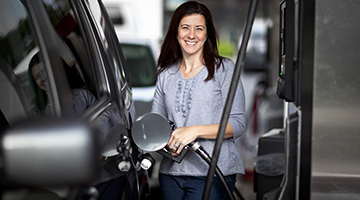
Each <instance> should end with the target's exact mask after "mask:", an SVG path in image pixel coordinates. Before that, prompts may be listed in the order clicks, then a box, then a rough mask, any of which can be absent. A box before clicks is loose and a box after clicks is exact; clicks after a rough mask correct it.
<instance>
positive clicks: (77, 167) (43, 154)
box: [0, 120, 98, 186]
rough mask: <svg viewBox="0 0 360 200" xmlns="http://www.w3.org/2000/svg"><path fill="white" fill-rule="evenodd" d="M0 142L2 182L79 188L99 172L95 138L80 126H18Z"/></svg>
mask: <svg viewBox="0 0 360 200" xmlns="http://www.w3.org/2000/svg"><path fill="white" fill-rule="evenodd" d="M0 142H1V144H0V152H1V154H2V158H1V160H0V163H1V165H2V166H1V168H2V171H3V173H4V175H5V179H6V180H7V181H11V182H13V183H16V184H21V185H25V186H63V185H79V184H84V183H88V182H90V181H92V180H93V179H94V178H95V175H96V172H97V170H98V167H97V163H98V162H97V159H98V150H97V145H96V137H95V135H94V133H93V132H92V130H91V129H90V128H89V127H88V126H87V125H86V124H83V123H80V122H63V121H61V122H60V121H59V120H57V121H50V122H49V121H47V120H42V121H36V122H31V123H29V122H27V123H22V124H17V125H14V126H12V127H11V128H10V129H8V130H6V131H5V133H4V134H3V136H2V138H1V141H0Z"/></svg>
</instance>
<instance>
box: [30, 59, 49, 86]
mask: <svg viewBox="0 0 360 200" xmlns="http://www.w3.org/2000/svg"><path fill="white" fill-rule="evenodd" d="M31 73H32V76H33V77H34V80H35V82H36V84H37V85H38V86H39V88H40V89H42V90H45V91H46V90H47V80H46V77H45V76H44V67H43V65H42V63H38V64H35V65H34V66H33V67H32V69H31Z"/></svg>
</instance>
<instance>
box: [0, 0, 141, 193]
mask: <svg viewBox="0 0 360 200" xmlns="http://www.w3.org/2000/svg"><path fill="white" fill-rule="evenodd" d="M0 3H1V4H0V5H1V7H0V16H1V17H0V95H1V97H0V135H1V140H0V142H1V144H0V155H1V156H0V170H1V171H0V173H1V174H2V175H0V177H1V178H0V179H1V180H0V185H1V193H2V195H1V199H7V198H6V197H8V198H11V197H12V195H13V196H14V195H15V196H16V194H19V193H18V191H19V190H20V189H24V188H25V189H26V190H30V188H31V189H34V188H37V189H41V191H43V189H44V188H49V187H56V188H57V189H58V188H67V189H61V192H58V191H57V190H55V192H54V190H45V189H44V191H50V192H54V193H55V194H56V195H58V196H59V197H60V198H67V197H69V196H71V195H73V194H74V191H76V192H75V193H76V194H77V195H80V194H81V193H84V194H87V195H93V196H94V197H96V192H93V193H91V192H90V193H89V191H91V190H88V189H89V188H90V186H92V184H93V183H95V182H96V181H97V180H98V178H99V177H101V176H102V174H101V173H102V172H99V171H101V170H99V168H101V169H102V168H104V165H111V167H113V168H114V169H115V168H116V170H118V171H117V172H111V173H112V175H114V176H117V177H123V178H124V181H126V183H127V184H126V185H127V187H126V188H123V190H124V191H125V192H124V197H125V198H138V197H140V198H144V197H146V195H148V193H147V192H146V191H147V190H146V189H147V183H146V178H147V177H146V173H144V171H143V170H142V169H141V168H140V167H139V162H140V161H141V159H142V156H143V154H142V152H140V151H139V150H138V149H137V148H136V147H135V145H133V143H132V141H131V136H130V134H129V133H130V131H131V127H132V123H133V121H134V119H135V115H134V113H135V111H134V104H133V100H132V93H131V87H130V85H129V84H128V78H127V72H126V71H127V70H126V66H124V65H125V64H124V63H125V62H124V58H123V54H122V50H121V46H120V44H119V42H118V39H117V36H116V35H115V32H114V29H113V26H112V23H111V21H110V20H109V17H108V15H107V13H106V11H105V8H104V6H103V4H102V2H101V1H97V0H11V1H8V0H0ZM34 57H37V58H38V63H41V64H40V67H39V66H38V65H37V63H36V65H32V63H34V61H33V60H34ZM33 66H36V67H37V70H34V68H33ZM83 94H86V95H85V97H86V98H85V97H83V96H79V95H83ZM74 99H76V100H74ZM83 101H85V102H87V104H86V105H83V104H81V102H83ZM79 102H80V103H79ZM80 104H81V106H79V105H80ZM110 171H111V170H110ZM99 173H100V175H99ZM111 173H110V174H111ZM104 176H106V175H104ZM105 178H106V177H105ZM69 188H70V189H69ZM74 188H76V189H74ZM79 188H80V189H79ZM85 190H86V192H83V191H85ZM9 195H10V197H9ZM75 196H76V195H75Z"/></svg>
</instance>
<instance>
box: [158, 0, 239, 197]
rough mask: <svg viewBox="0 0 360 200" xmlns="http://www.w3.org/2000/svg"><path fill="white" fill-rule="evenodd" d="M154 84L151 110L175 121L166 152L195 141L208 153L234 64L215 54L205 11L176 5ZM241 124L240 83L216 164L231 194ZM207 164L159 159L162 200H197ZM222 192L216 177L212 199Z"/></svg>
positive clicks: (188, 4) (209, 19)
mask: <svg viewBox="0 0 360 200" xmlns="http://www.w3.org/2000/svg"><path fill="white" fill-rule="evenodd" d="M158 67H159V70H158V80H157V83H156V90H155V95H154V101H153V106H152V112H153V113H158V114H160V115H162V116H164V117H165V118H167V119H169V120H170V121H173V122H174V123H175V125H176V126H177V128H176V129H175V131H174V132H173V133H172V135H171V138H170V140H169V142H168V144H167V145H168V148H169V149H172V151H173V152H174V153H175V154H180V152H181V151H182V149H183V148H184V146H185V145H187V144H189V143H190V142H192V141H194V140H195V139H196V140H197V141H199V142H200V143H201V145H202V146H203V147H204V148H205V150H206V151H207V152H208V153H209V154H210V155H211V154H212V150H213V147H214V144H215V140H214V139H216V136H217V133H218V129H219V122H220V119H221V115H222V111H223V108H224V104H225V101H226V98H227V93H228V90H229V86H230V82H231V78H232V74H233V71H234V63H233V62H232V61H231V60H229V59H227V58H224V57H221V56H220V55H219V54H218V49H217V34H216V30H215V27H214V24H213V20H212V16H211V13H210V11H209V9H208V8H207V7H206V6H205V5H203V4H200V3H198V2H195V1H189V2H186V3H183V4H182V5H180V6H179V7H178V8H177V9H176V10H175V12H174V14H173V16H172V19H171V21H170V26H169V29H168V32H167V34H166V36H165V40H164V43H163V46H162V49H161V53H160V57H159V60H158ZM244 126H245V99H244V91H243V87H242V84H241V83H240V84H239V85H238V87H237V91H236V96H235V99H234V103H233V106H232V110H231V114H230V118H229V121H228V124H227V127H226V130H225V136H224V141H223V144H222V148H221V152H220V158H219V161H218V166H219V168H220V170H221V171H222V172H223V174H224V175H225V176H226V177H225V178H226V179H227V181H228V183H229V186H230V189H231V190H233V189H234V186H235V181H236V174H237V173H244V166H243V163H242V161H241V157H240V155H239V153H238V151H237V148H236V146H235V143H234V140H235V139H237V138H239V137H240V135H241V133H242V132H243V130H244ZM208 168H209V166H208V164H207V163H206V162H205V161H203V160H202V159H201V158H200V157H199V156H198V155H196V154H195V153H193V152H192V151H188V152H187V154H186V156H185V157H184V159H183V161H182V162H181V163H175V162H173V161H172V160H170V159H167V158H165V157H164V158H163V160H162V163H161V167H160V176H159V180H160V185H161V190H162V195H163V198H164V199H165V200H166V199H172V200H174V199H201V197H202V193H203V189H204V186H205V183H206V176H207V172H208ZM225 197H226V193H225V190H224V189H223V187H222V185H221V184H220V182H219V181H218V180H217V179H216V178H215V179H214V182H213V185H212V189H211V193H210V198H211V199H224V198H225Z"/></svg>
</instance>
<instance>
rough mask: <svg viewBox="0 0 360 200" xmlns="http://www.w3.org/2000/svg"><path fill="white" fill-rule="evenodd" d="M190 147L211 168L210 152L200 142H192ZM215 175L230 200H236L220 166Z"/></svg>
mask: <svg viewBox="0 0 360 200" xmlns="http://www.w3.org/2000/svg"><path fill="white" fill-rule="evenodd" d="M188 146H189V147H190V148H191V149H192V150H193V151H195V153H197V154H198V155H199V156H200V157H201V158H202V159H203V160H205V161H206V162H207V163H208V164H209V166H210V165H211V157H210V155H209V154H208V152H206V151H205V149H204V147H202V146H201V145H200V143H199V142H198V141H195V142H192V143H190V144H189V145H188ZM215 174H216V177H217V178H218V179H219V181H220V183H221V185H222V186H223V187H224V189H225V191H226V193H227V194H228V197H229V199H230V200H235V197H234V195H233V193H232V192H231V190H230V189H229V186H228V184H227V181H226V179H225V178H224V175H223V173H222V172H221V170H220V169H219V167H218V166H216V169H215Z"/></svg>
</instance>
